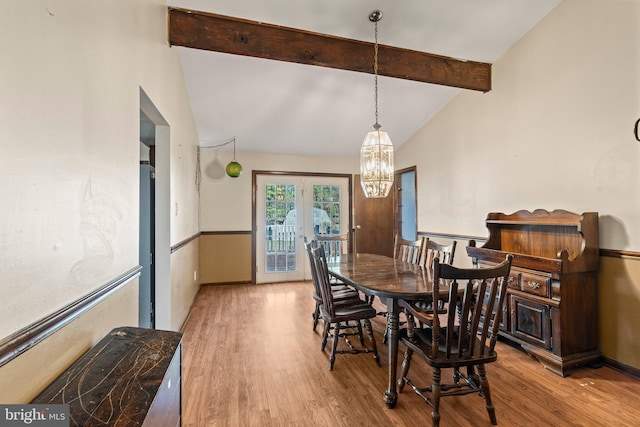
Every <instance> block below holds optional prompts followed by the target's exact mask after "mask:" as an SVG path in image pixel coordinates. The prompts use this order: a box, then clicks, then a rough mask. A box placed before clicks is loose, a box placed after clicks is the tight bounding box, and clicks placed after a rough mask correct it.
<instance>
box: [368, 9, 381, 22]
mask: <svg viewBox="0 0 640 427" xmlns="http://www.w3.org/2000/svg"><path fill="white" fill-rule="evenodd" d="M381 19H382V11H381V10H378V9H376V10H373V11H371V13H370V14H369V21H371V22H378V21H380V20H381Z"/></svg>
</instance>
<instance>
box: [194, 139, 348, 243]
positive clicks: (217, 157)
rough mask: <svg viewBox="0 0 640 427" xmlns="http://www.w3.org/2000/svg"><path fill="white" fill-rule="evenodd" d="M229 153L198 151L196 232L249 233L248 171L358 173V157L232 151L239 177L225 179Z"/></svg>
mask: <svg viewBox="0 0 640 427" xmlns="http://www.w3.org/2000/svg"><path fill="white" fill-rule="evenodd" d="M232 159H233V152H230V151H220V150H215V149H203V150H202V151H201V161H200V167H201V171H202V182H201V188H200V212H201V214H200V230H202V231H248V230H251V197H252V195H251V171H252V170H263V171H286V172H308V173H314V172H322V173H340V174H344V173H359V171H360V163H359V162H360V159H359V158H351V159H347V158H337V157H305V156H286V155H275V154H264V153H251V152H242V151H236V160H237V161H238V162H239V163H240V164H241V165H242V168H243V171H242V175H240V176H239V177H238V178H229V177H228V176H226V175H225V172H224V168H225V167H226V166H227V163H229V162H230V161H231V160H232Z"/></svg>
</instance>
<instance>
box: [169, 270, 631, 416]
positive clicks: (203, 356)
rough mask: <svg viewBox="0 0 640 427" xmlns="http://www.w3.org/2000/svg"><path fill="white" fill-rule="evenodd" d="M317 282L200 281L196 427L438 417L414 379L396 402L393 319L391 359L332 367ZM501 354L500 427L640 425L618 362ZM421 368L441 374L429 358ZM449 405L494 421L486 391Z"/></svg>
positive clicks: (192, 386)
mask: <svg viewBox="0 0 640 427" xmlns="http://www.w3.org/2000/svg"><path fill="white" fill-rule="evenodd" d="M311 288H312V285H311V282H294V283H282V284H271V285H221V286H205V287H203V288H201V289H200V291H199V293H198V296H197V298H196V301H195V303H194V305H193V308H192V311H191V313H190V315H189V318H188V319H187V322H186V323H185V325H184V328H183V332H184V338H183V384H182V393H183V403H182V411H183V413H182V416H183V418H182V425H183V426H184V427H204V426H233V427H236V426H350V427H351V426H367V427H369V426H415V425H431V408H430V407H429V406H428V405H426V404H425V403H424V401H423V400H422V399H421V398H420V397H419V396H417V395H416V394H415V393H414V392H413V391H412V390H411V389H410V388H409V387H407V388H405V390H404V391H403V392H402V393H401V394H400V395H399V398H398V404H397V406H396V407H395V408H394V409H388V408H387V407H386V406H385V404H384V398H383V394H384V391H385V389H386V386H387V360H388V358H387V347H386V345H384V344H383V343H382V334H383V332H384V319H383V318H376V319H375V320H374V322H373V327H374V332H375V336H376V340H377V343H378V349H379V352H380V358H381V363H382V367H377V366H376V364H375V362H374V360H373V357H372V356H371V355H370V354H356V355H353V354H342V355H340V354H339V355H338V356H337V358H336V363H335V367H334V370H333V371H329V370H328V348H327V350H326V351H325V352H324V353H323V352H321V351H320V331H321V326H319V327H318V331H317V332H316V333H314V332H313V331H312V321H311V312H312V311H313V306H314V303H313V300H312V298H311ZM379 308H382V306H380V307H379ZM327 347H329V346H327ZM403 351H404V349H403V348H402V346H401V349H400V356H399V359H400V360H401V356H402V353H403ZM498 354H499V357H498V361H497V362H496V363H494V364H491V365H489V366H488V367H487V371H488V375H489V379H490V381H491V387H492V398H493V402H494V405H495V407H496V415H497V418H498V425H501V426H527V427H530V426H637V425H640V401H639V400H638V396H639V395H640V381H637V380H635V379H632V378H629V377H628V376H625V375H624V374H622V373H619V372H617V371H615V370H613V369H611V368H608V367H603V368H600V369H591V368H587V367H585V368H580V369H578V370H575V371H573V372H572V374H571V375H570V376H569V377H567V378H561V377H559V376H557V375H555V374H553V373H551V372H549V371H547V370H545V369H544V368H543V367H542V365H540V364H539V363H538V362H537V361H536V360H535V359H533V358H531V357H529V356H528V355H527V354H526V353H524V352H523V351H521V350H519V349H517V348H513V347H511V346H509V345H507V344H505V343H498ZM411 374H412V375H410V376H411V377H412V378H414V379H415V378H417V377H422V378H425V379H426V380H427V382H428V379H429V378H430V370H429V368H428V367H427V366H426V365H425V364H424V363H422V361H420V360H419V359H416V360H415V361H414V362H413V363H412V367H411ZM444 375H447V373H446V372H443V376H444ZM440 406H441V411H440V413H441V416H442V420H441V423H440V425H441V426H443V427H448V426H489V425H491V423H490V422H489V417H488V415H487V413H486V410H485V408H484V400H483V399H482V398H480V397H478V396H477V395H468V396H459V397H449V398H445V399H443V400H442V401H441V405H440Z"/></svg>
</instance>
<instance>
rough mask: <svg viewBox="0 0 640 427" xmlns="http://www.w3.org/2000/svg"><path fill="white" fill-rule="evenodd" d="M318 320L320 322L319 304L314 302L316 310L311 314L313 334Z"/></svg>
mask: <svg viewBox="0 0 640 427" xmlns="http://www.w3.org/2000/svg"><path fill="white" fill-rule="evenodd" d="M318 320H320V304H318V303H317V302H316V309H315V310H314V312H313V331H314V332H315V330H316V327H318Z"/></svg>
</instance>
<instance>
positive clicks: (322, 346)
mask: <svg viewBox="0 0 640 427" xmlns="http://www.w3.org/2000/svg"><path fill="white" fill-rule="evenodd" d="M330 328H331V323H329V322H327V321H325V322H324V331H322V340H321V341H320V351H324V349H325V347H326V346H327V339H328V338H329V329H330Z"/></svg>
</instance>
